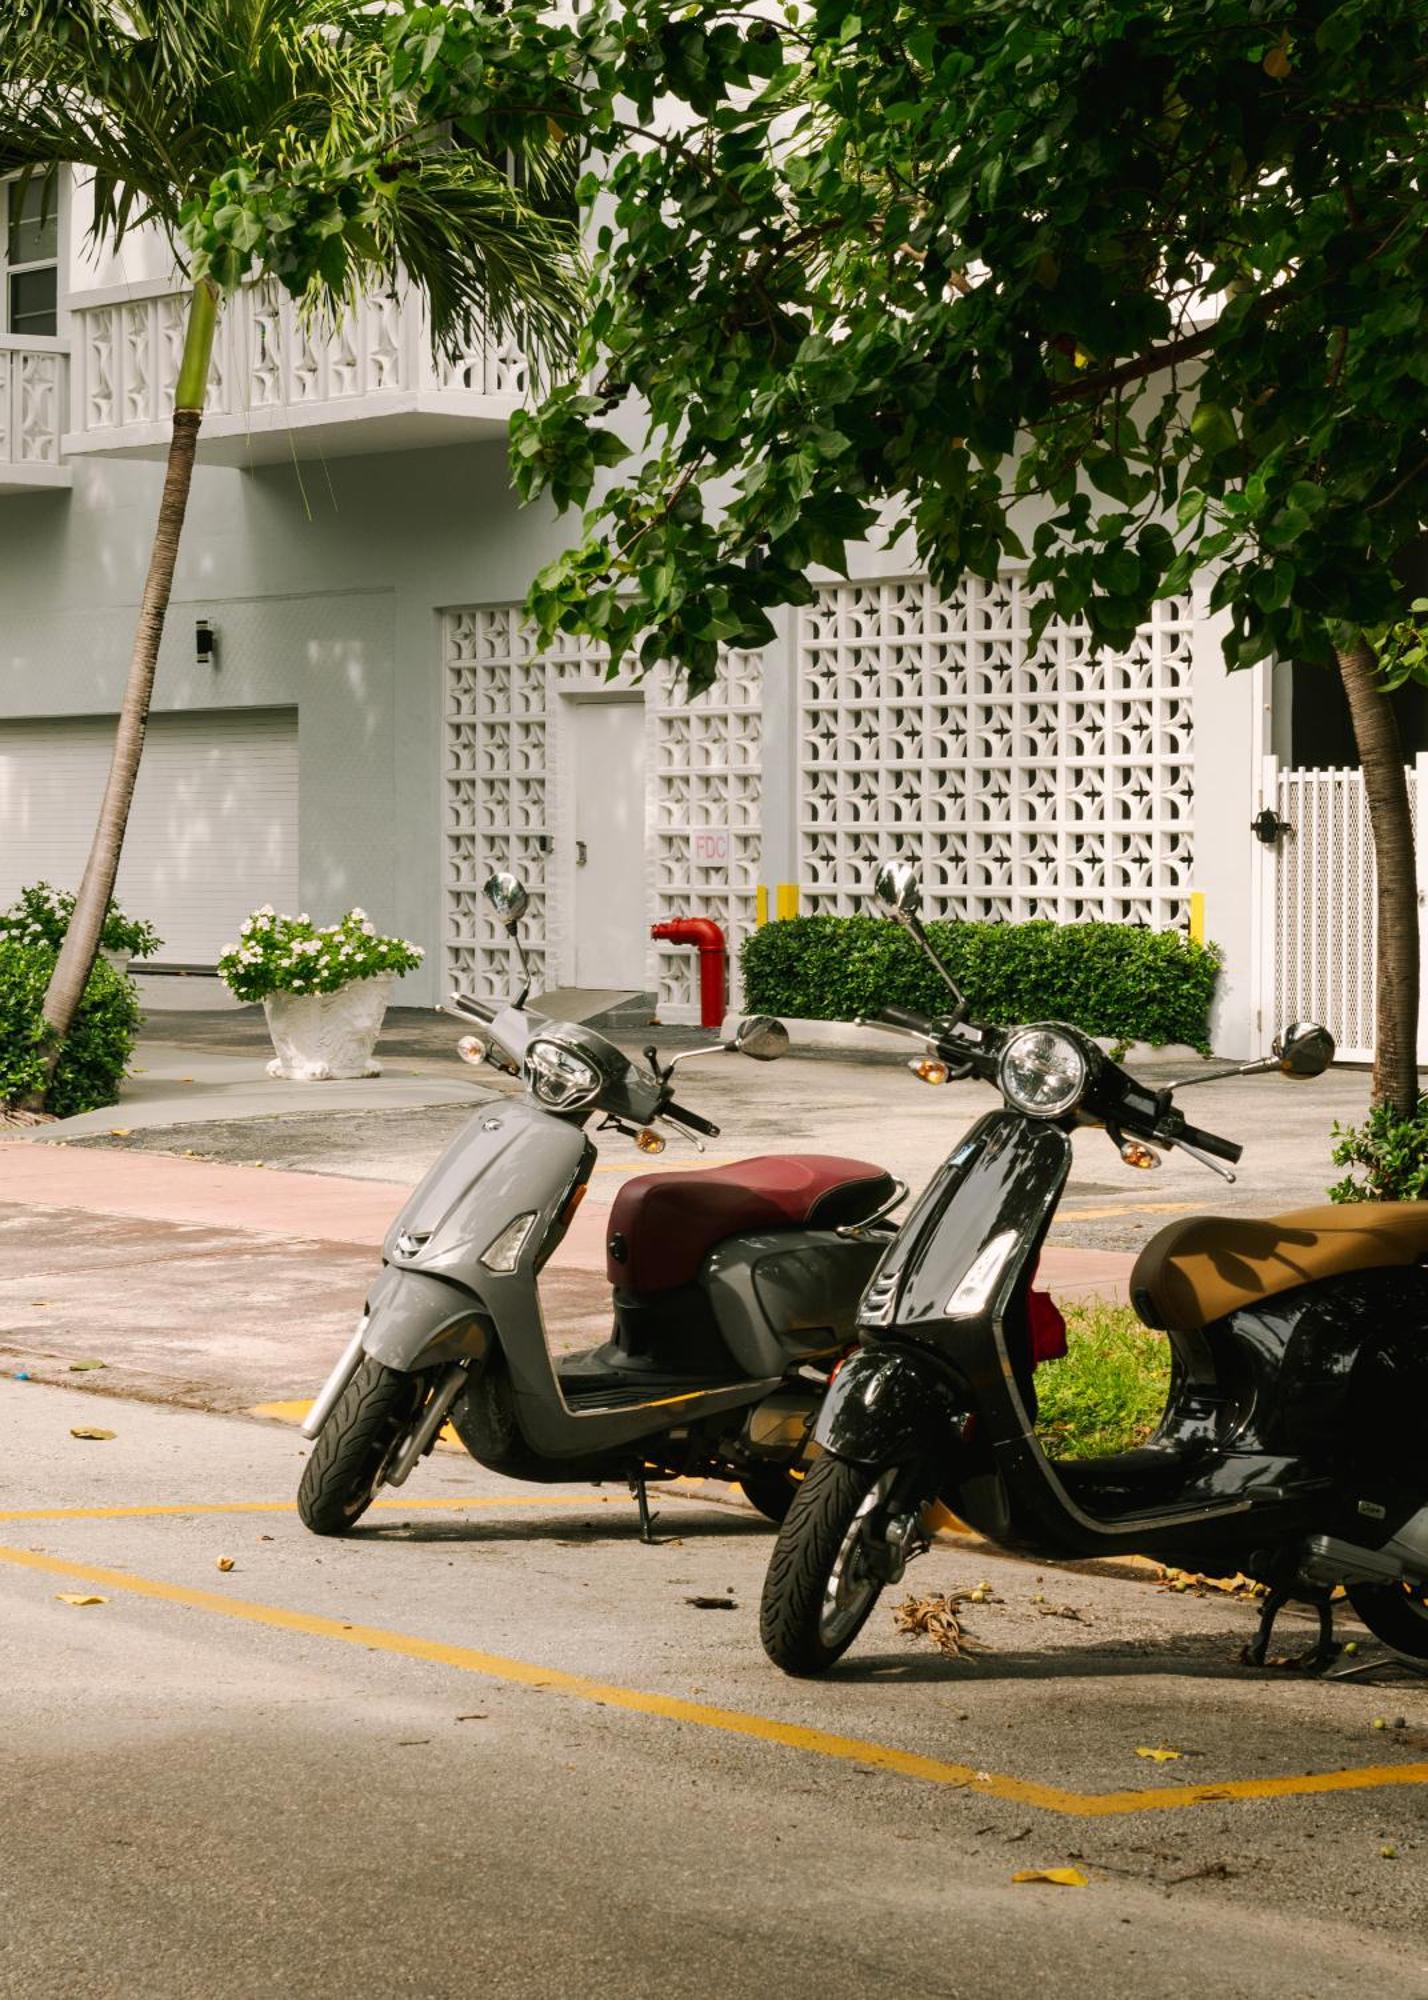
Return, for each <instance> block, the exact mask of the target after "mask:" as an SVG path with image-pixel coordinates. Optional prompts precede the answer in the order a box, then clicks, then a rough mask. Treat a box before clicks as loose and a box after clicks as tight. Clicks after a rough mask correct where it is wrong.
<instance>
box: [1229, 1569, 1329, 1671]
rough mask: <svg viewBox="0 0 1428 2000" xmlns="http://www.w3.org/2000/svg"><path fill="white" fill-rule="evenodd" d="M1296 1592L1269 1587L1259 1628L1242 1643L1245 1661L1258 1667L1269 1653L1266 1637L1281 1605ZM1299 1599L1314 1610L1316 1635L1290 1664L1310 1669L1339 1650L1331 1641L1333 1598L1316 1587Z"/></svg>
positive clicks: (1325, 1660) (1272, 1627)
mask: <svg viewBox="0 0 1428 2000" xmlns="http://www.w3.org/2000/svg"><path fill="white" fill-rule="evenodd" d="M1297 1595H1298V1593H1297V1592H1295V1591H1293V1590H1287V1589H1282V1588H1281V1589H1276V1590H1271V1592H1270V1593H1269V1595H1268V1597H1266V1599H1265V1600H1264V1604H1263V1605H1262V1607H1261V1609H1260V1614H1259V1628H1258V1630H1257V1631H1256V1633H1255V1635H1254V1637H1253V1639H1251V1640H1250V1642H1249V1644H1248V1646H1246V1647H1245V1663H1246V1665H1248V1666H1251V1667H1262V1666H1263V1665H1264V1664H1265V1661H1266V1658H1267V1657H1268V1654H1269V1640H1270V1634H1271V1633H1272V1632H1273V1630H1274V1621H1275V1619H1276V1618H1277V1617H1278V1616H1279V1614H1280V1612H1281V1611H1282V1610H1283V1609H1284V1607H1285V1605H1286V1604H1288V1603H1289V1601H1290V1599H1291V1598H1292V1597H1295V1596H1297ZM1301 1601H1303V1602H1307V1603H1310V1604H1312V1605H1313V1606H1314V1609H1315V1610H1316V1611H1317V1612H1318V1614H1319V1637H1318V1638H1317V1639H1316V1640H1315V1642H1314V1647H1313V1650H1312V1651H1311V1652H1308V1653H1306V1654H1305V1655H1304V1656H1303V1658H1302V1661H1296V1662H1295V1663H1294V1664H1296V1665H1303V1666H1305V1667H1308V1668H1309V1669H1310V1670H1311V1671H1312V1670H1314V1669H1323V1668H1324V1667H1327V1666H1329V1665H1330V1664H1331V1663H1332V1662H1333V1661H1334V1660H1335V1659H1336V1658H1337V1657H1338V1652H1339V1648H1338V1646H1337V1645H1336V1644H1335V1641H1334V1600H1333V1598H1332V1596H1331V1595H1330V1594H1329V1592H1328V1591H1323V1592H1318V1591H1316V1592H1315V1593H1314V1595H1313V1596H1312V1597H1308V1598H1305V1599H1302V1600H1301Z"/></svg>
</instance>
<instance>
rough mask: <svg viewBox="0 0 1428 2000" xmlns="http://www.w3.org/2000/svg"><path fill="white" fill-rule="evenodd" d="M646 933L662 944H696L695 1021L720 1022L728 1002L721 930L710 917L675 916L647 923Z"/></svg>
mask: <svg viewBox="0 0 1428 2000" xmlns="http://www.w3.org/2000/svg"><path fill="white" fill-rule="evenodd" d="M650 936H651V937H652V938H655V939H658V940H661V941H663V942H664V943H665V944H692V945H697V946H698V947H699V1025H700V1027H701V1028H718V1027H721V1026H722V1025H723V1021H724V1014H725V1010H726V1009H727V1007H728V1004H729V952H728V947H727V946H726V945H725V943H724V933H723V931H721V930H720V928H719V926H718V925H717V924H716V923H715V922H714V921H713V919H712V918H710V917H675V918H673V919H672V920H671V921H670V922H669V923H667V924H651V925H650Z"/></svg>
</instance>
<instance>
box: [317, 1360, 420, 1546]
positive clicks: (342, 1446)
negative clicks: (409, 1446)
mask: <svg viewBox="0 0 1428 2000" xmlns="http://www.w3.org/2000/svg"><path fill="white" fill-rule="evenodd" d="M423 1395H424V1384H423V1381H422V1378H421V1377H420V1376H418V1375H403V1374H402V1373H400V1371H399V1370H397V1369H395V1368H388V1367H387V1366H386V1365H385V1364H384V1363H383V1362H380V1361H374V1360H373V1359H372V1357H371V1355H370V1354H364V1355H363V1357H362V1360H361V1362H360V1363H359V1364H358V1368H357V1373H356V1374H355V1375H354V1376H353V1377H352V1380H351V1381H350V1382H349V1383H348V1384H347V1387H346V1388H345V1389H344V1390H343V1392H342V1394H341V1396H340V1397H339V1398H338V1402H337V1407H336V1409H335V1410H334V1411H333V1412H332V1415H331V1416H330V1417H329V1418H328V1420H327V1422H326V1423H325V1424H324V1425H323V1427H322V1429H321V1430H320V1431H319V1432H318V1434H317V1441H316V1443H315V1444H314V1445H313V1448H312V1456H311V1457H310V1458H309V1459H308V1462H307V1464H306V1465H305V1466H304V1467H303V1470H302V1479H301V1481H300V1482H299V1485H298V1497H297V1507H298V1513H299V1515H300V1516H301V1518H302V1521H303V1524H304V1526H305V1527H308V1528H311V1530H312V1532H313V1533H314V1534H315V1535H341V1534H344V1533H345V1532H346V1530H347V1529H348V1528H351V1527H353V1526H355V1525H356V1523H357V1522H358V1521H359V1520H360V1519H361V1517H362V1516H363V1515H364V1514H365V1513H366V1511H367V1509H368V1508H369V1507H370V1506H371V1504H372V1501H373V1500H374V1498H375V1497H376V1494H377V1489H378V1487H379V1486H380V1485H381V1483H382V1474H383V1473H384V1472H385V1471H386V1468H387V1466H388V1464H389V1463H390V1460H391V1456H392V1453H393V1451H394V1450H395V1449H396V1447H397V1445H398V1444H399V1442H400V1441H401V1439H402V1438H403V1437H404V1436H405V1435H406V1433H407V1431H408V1430H409V1429H410V1428H411V1424H412V1420H413V1419H414V1417H415V1416H416V1413H417V1411H418V1410H419V1409H420V1408H421V1404H422V1400H423Z"/></svg>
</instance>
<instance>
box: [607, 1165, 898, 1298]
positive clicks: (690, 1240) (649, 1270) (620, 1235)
mask: <svg viewBox="0 0 1428 2000" xmlns="http://www.w3.org/2000/svg"><path fill="white" fill-rule="evenodd" d="M896 1185H897V1184H896V1182H895V1181H894V1180H893V1177H892V1175H891V1174H889V1173H885V1172H884V1171H883V1169H882V1168H881V1167H875V1166H872V1165H871V1164H870V1163H869V1162H868V1161H867V1160H843V1159H838V1158H836V1157H833V1156H829V1155H825V1154H821V1153H767V1154H763V1155H761V1156H760V1157H759V1158H757V1159H753V1160H739V1161H737V1162H736V1163H735V1164H734V1165H733V1166H731V1167H702V1168H699V1169H698V1170H697V1171H695V1172H694V1173H686V1174H641V1175H639V1176H638V1178H637V1179H635V1180H632V1181H626V1182H625V1185H624V1186H623V1187H622V1188H621V1189H620V1192H619V1193H618V1194H617V1195H616V1196H615V1200H614V1203H613V1205H612V1207H611V1209H610V1228H609V1233H608V1235H607V1236H606V1239H605V1248H606V1259H605V1271H606V1276H607V1277H608V1278H609V1281H610V1283H611V1284H612V1285H619V1286H621V1287H622V1288H624V1289H627V1290H629V1291H632V1292H662V1291H667V1290H668V1289H669V1288H670V1287H671V1286H672V1285H687V1284H688V1283H689V1282H690V1280H691V1279H692V1278H694V1277H695V1276H696V1275H697V1273H698V1270H699V1266H700V1265H701V1264H702V1263H703V1262H704V1259H705V1258H706V1257H707V1256H708V1255H709V1252H710V1251H711V1250H712V1249H713V1248H714V1245H715V1244H716V1243H722V1242H723V1241H724V1238H725V1237H726V1236H741V1235H743V1234H744V1233H745V1232H746V1231H750V1230H760V1229H833V1228H836V1227H837V1226H839V1225H840V1224H846V1223H852V1222H862V1221H863V1220H865V1218H866V1217H868V1216H870V1215H871V1214H872V1213H873V1212H874V1210H875V1209H878V1208H880V1207H881V1206H882V1204H883V1203H884V1202H885V1201H888V1200H889V1199H890V1198H891V1196H892V1192H893V1189H894V1187H895V1186H896Z"/></svg>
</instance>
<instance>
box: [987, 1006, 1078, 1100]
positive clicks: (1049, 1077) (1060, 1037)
mask: <svg viewBox="0 0 1428 2000" xmlns="http://www.w3.org/2000/svg"><path fill="white" fill-rule="evenodd" d="M997 1081H998V1083H999V1084H1000V1085H1001V1090H1002V1095H1003V1097H1005V1099H1006V1100H1007V1103H1008V1104H1010V1105H1011V1106H1012V1107H1013V1109H1015V1110H1017V1111H1025V1112H1027V1113H1028V1114H1029V1115H1030V1116H1031V1117H1033V1118H1060V1117H1061V1116H1062V1114H1063V1113H1064V1112H1067V1111H1069V1110H1070V1109H1071V1108H1072V1106H1073V1105H1074V1104H1076V1103H1077V1102H1078V1101H1079V1099H1080V1097H1081V1093H1082V1092H1083V1091H1084V1090H1085V1088H1086V1057H1085V1055H1084V1053H1083V1051H1082V1049H1081V1046H1080V1044H1079V1043H1078V1042H1075V1041H1073V1040H1072V1038H1071V1036H1070V1035H1068V1034H1066V1033H1065V1032H1064V1031H1063V1030H1062V1029H1060V1028H1042V1027H1034V1028H1019V1029H1018V1030H1017V1032H1016V1033H1015V1034H1014V1035H1013V1036H1012V1037H1011V1038H1010V1040H1009V1041H1008V1042H1007V1045H1006V1047H1005V1048H1004V1049H1003V1050H1002V1059H1001V1065H1000V1068H999V1069H998V1071H997Z"/></svg>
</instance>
